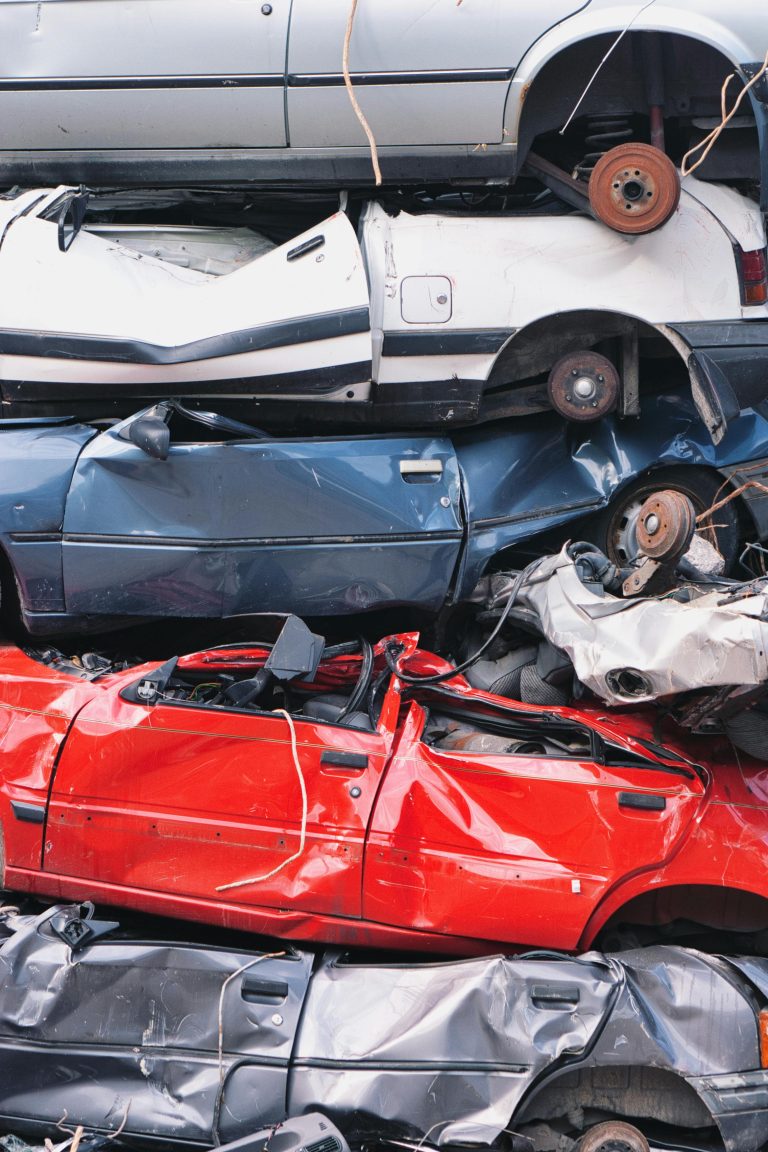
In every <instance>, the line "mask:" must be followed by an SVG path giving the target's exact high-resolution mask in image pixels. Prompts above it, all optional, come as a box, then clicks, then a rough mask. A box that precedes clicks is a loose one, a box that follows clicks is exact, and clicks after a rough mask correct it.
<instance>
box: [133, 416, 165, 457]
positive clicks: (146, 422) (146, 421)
mask: <svg viewBox="0 0 768 1152" xmlns="http://www.w3.org/2000/svg"><path fill="white" fill-rule="evenodd" d="M127 431H128V439H129V440H130V441H131V443H132V444H135V445H136V447H137V448H141V450H142V452H146V454H147V456H151V457H152V459H153V460H166V459H167V458H168V449H169V448H170V444H171V430H170V428H169V427H168V425H167V424H166V422H165V420H163V418H162V416H155V415H153V414H152V413H151V412H150V413H147V414H146V415H145V416H139V417H137V419H136V420H134V421H133V423H132V424H129V425H128V429H127Z"/></svg>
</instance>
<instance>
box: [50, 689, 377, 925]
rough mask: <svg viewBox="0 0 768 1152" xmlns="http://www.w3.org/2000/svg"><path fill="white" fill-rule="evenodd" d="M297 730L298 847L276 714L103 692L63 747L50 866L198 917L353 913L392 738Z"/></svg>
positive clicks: (293, 783) (293, 775) (285, 747)
mask: <svg viewBox="0 0 768 1152" xmlns="http://www.w3.org/2000/svg"><path fill="white" fill-rule="evenodd" d="M294 729H295V735H296V742H297V753H298V762H299V764H300V767H301V773H302V776H303V779H304V784H305V788H306V795H307V805H306V841H305V843H304V845H303V847H302V846H301V826H302V814H303V800H302V789H301V785H300V781H299V776H298V773H297V769H296V765H295V762H294V758H293V753H292V741H291V730H290V727H289V723H288V721H287V720H286V719H285V717H284V716H281V715H275V714H272V713H247V712H244V711H235V710H226V709H222V708H216V709H214V708H210V707H205V706H197V705H195V704H189V703H187V704H183V705H177V704H176V705H175V704H173V703H172V702H168V701H162V700H161V701H160V702H159V703H155V704H142V703H136V702H131V701H130V700H126V699H124V698H122V697H121V696H119V695H118V694H117V693H105V694H104V696H103V698H101V699H98V700H94V701H93V702H92V703H91V704H90V705H89V706H88V707H86V708H84V709H83V711H82V712H81V713H80V714H79V716H78V717H77V720H76V722H75V724H74V726H73V729H72V731H71V733H70V736H69V738H68V739H67V742H66V744H65V746H64V750H63V753H62V756H61V759H60V762H59V765H58V768H57V771H56V776H55V779H54V784H53V789H52V793H51V800H50V805H49V813H48V823H47V836H46V848H45V855H44V868H45V871H47V872H53V873H56V874H58V875H61V876H72V877H83V878H88V879H90V880H93V881H95V882H101V883H103V884H106V885H109V886H112V885H120V886H122V887H124V888H126V887H127V888H128V889H130V890H132V891H136V890H141V891H144V892H146V893H152V894H155V893H161V894H167V895H170V896H173V897H177V898H191V901H192V903H191V904H189V905H188V906H186V907H188V908H189V910H190V911H191V912H192V914H194V905H195V904H196V903H197V904H199V905H200V906H203V905H206V906H209V907H210V905H211V902H219V901H226V902H227V903H229V904H233V903H237V904H245V905H247V906H263V907H265V908H275V907H279V908H289V909H295V910H297V911H301V910H304V911H311V912H316V913H325V914H330V915H336V916H345V917H359V915H360V911H361V909H360V899H361V895H360V894H361V877H362V853H363V842H364V835H365V830H366V826H367V823H368V818H369V815H370V811H371V806H372V804H373V799H374V796H375V792H376V788H377V785H378V781H379V778H380V775H381V773H382V771H383V768H384V765H385V761H386V757H387V753H388V747H389V742H390V738H389V736H388V735H387V734H386V732H385V731H384V728H382V730H381V731H361V730H357V729H353V728H345V727H341V726H335V725H333V724H328V723H320V722H316V721H308V720H302V719H301V718H297V719H296V720H295V722H294ZM255 877H260V878H261V879H258V880H255V881H254V882H253V883H246V884H243V885H240V886H236V887H232V888H228V889H225V890H224V891H221V890H220V889H221V886H223V885H237V884H238V882H240V881H244V880H245V881H248V880H251V879H253V878H255ZM101 895H102V897H103V896H104V895H105V893H104V892H101ZM107 895H108V893H107ZM134 902H135V901H134ZM202 918H205V916H203V917H202Z"/></svg>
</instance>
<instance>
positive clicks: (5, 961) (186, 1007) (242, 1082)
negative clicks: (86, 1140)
mask: <svg viewBox="0 0 768 1152" xmlns="http://www.w3.org/2000/svg"><path fill="white" fill-rule="evenodd" d="M245 965H248V966H249V967H248V969H247V971H244V972H241V973H240V974H239V975H236V973H237V972H238V969H241V968H242V967H243V966H245ZM310 972H311V956H310V954H308V953H302V954H296V956H295V958H294V959H288V958H284V959H281V958H273V959H267V958H263V959H262V958H259V954H258V953H257V952H255V951H254V952H244V951H242V952H239V951H235V950H233V949H224V948H219V949H217V948H206V947H187V946H185V945H183V944H181V945H176V944H144V943H140V942H122V941H117V940H116V941H110V940H105V941H103V942H97V943H95V944H92V945H91V946H89V947H87V948H85V949H82V950H81V951H79V952H76V953H72V952H70V949H69V946H68V945H67V944H65V943H64V942H63V941H62V940H60V939H58V938H57V937H56V936H55V935H54V934H53V932H52V931H51V928H50V926H49V914H48V913H43V915H42V916H41V917H39V918H38V919H37V920H33V919H32V918H31V917H30V918H27V922H26V924H25V926H24V927H23V928H22V930H21V931H20V932H19V933H17V934H16V935H15V936H13V937H12V938H11V939H10V940H8V941H6V943H5V944H4V945H3V947H2V951H1V953H0V975H1V976H2V985H3V991H2V995H1V996H0V1070H2V1076H1V1079H2V1083H3V1090H2V1092H1V1093H0V1113H3V1114H5V1115H17V1116H33V1117H34V1118H35V1119H36V1120H37V1121H39V1122H48V1123H49V1124H55V1123H56V1122H57V1121H59V1120H60V1119H61V1114H62V1107H61V1099H57V1095H58V1091H63V1092H64V1093H65V1094H66V1095H67V1097H68V1099H69V1104H68V1105H66V1108H67V1110H68V1111H70V1114H71V1115H73V1116H75V1115H77V1116H80V1115H82V1116H89V1117H90V1118H91V1119H92V1120H93V1121H94V1124H95V1126H96V1127H97V1128H101V1129H107V1130H110V1129H111V1130H114V1129H116V1128H117V1127H118V1126H119V1125H120V1123H121V1121H122V1120H123V1119H125V1126H126V1131H127V1132H128V1133H130V1132H132V1131H133V1132H144V1133H146V1134H148V1135H152V1136H171V1135H173V1134H178V1133H179V1126H180V1120H181V1118H182V1117H183V1120H182V1121H181V1122H182V1128H183V1131H184V1136H185V1137H186V1138H187V1139H191V1140H194V1141H197V1142H199V1143H206V1144H209V1143H212V1142H213V1132H214V1128H215V1118H216V1115H217V1099H218V1097H219V1093H220V1092H221V1091H222V1076H223V1078H224V1088H223V1099H222V1107H221V1117H222V1121H223V1123H222V1128H223V1131H224V1132H225V1134H226V1136H225V1138H231V1137H234V1136H239V1135H243V1134H245V1131H247V1130H252V1128H253V1117H254V1112H257V1113H258V1115H259V1117H261V1116H262V1115H263V1116H264V1117H265V1122H269V1121H268V1120H266V1117H270V1118H271V1119H274V1120H277V1119H282V1118H283V1116H284V1113H285V1093H286V1079H287V1071H288V1062H289V1060H290V1055H291V1049H292V1046H293V1038H294V1034H295V1031H296V1028H297V1025H298V1020H299V1015H300V1012H301V1007H302V1004H303V1002H304V997H305V994H306V989H307V983H308V980H309V977H310ZM249 975H257V976H259V977H263V978H264V979H269V980H279V981H281V982H285V984H287V986H288V994H287V996H286V997H285V998H284V999H283V1000H282V1001H281V1003H280V1012H279V1016H278V1015H277V1014H276V1012H275V1008H274V1005H273V1004H269V1003H261V1004H260V1003H255V1002H252V1001H251V1000H249V1001H248V1002H246V1000H245V999H244V998H243V995H242V992H243V990H244V989H243V986H244V982H245V981H246V980H247V978H248V976H249ZM230 977H231V980H230ZM226 981H229V982H228V983H227V985H226V989H225V988H224V985H225V982H226ZM33 1004H36V1005H37V1009H36V1010H35V1011H30V1009H31V1008H32V1005H33ZM220 1005H221V1020H222V1029H221V1054H220V1053H219V1008H220ZM25 1006H26V1007H25ZM278 1019H279V1020H280V1023H279V1024H278V1023H276V1020H278ZM220 1057H221V1065H220ZM243 1059H245V1060H248V1059H250V1060H252V1061H255V1062H256V1063H255V1064H252V1065H251V1066H250V1067H249V1068H247V1069H246V1068H243V1069H238V1068H237V1067H236V1066H237V1065H238V1064H240V1063H241V1061H243ZM63 1067H66V1073H64V1074H62V1068H63ZM94 1069H98V1072H97V1074H94ZM251 1069H252V1070H251ZM57 1086H58V1091H57ZM51 1089H53V1090H52V1091H51ZM230 1093H231V1094H232V1102H233V1109H230V1107H229V1096H230ZM249 1095H250V1101H249V1103H248V1108H247V1112H246V1111H245V1110H244V1102H245V1099H246V1098H247V1097H248V1096H249ZM249 1125H250V1127H249Z"/></svg>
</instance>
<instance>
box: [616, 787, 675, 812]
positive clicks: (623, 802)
mask: <svg viewBox="0 0 768 1152" xmlns="http://www.w3.org/2000/svg"><path fill="white" fill-rule="evenodd" d="M666 807H667V798H666V796H654V795H652V794H651V793H650V792H619V808H635V809H636V810H637V811H638V812H663V811H664V810H665V808H666Z"/></svg>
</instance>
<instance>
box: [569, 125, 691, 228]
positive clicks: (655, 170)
mask: <svg viewBox="0 0 768 1152" xmlns="http://www.w3.org/2000/svg"><path fill="white" fill-rule="evenodd" d="M679 200H680V176H679V175H678V171H677V169H676V168H675V166H674V164H673V163H672V161H671V160H670V159H669V157H668V156H666V155H665V154H664V153H663V152H661V151H660V150H659V149H658V148H654V147H652V145H650V144H620V145H619V146H618V147H617V148H612V149H611V150H610V151H609V152H606V153H605V155H604V156H601V157H600V159H599V160H598V162H597V164H595V167H594V169H593V171H592V175H591V176H590V178H589V203H590V206H591V208H592V211H593V213H594V214H595V216H596V217H597V218H598V220H602V222H603V223H604V224H607V225H608V227H609V228H613V229H614V231H616V232H625V233H628V234H630V235H639V234H640V233H644V232H653V231H654V230H655V229H656V228H660V227H661V226H662V224H665V223H666V222H667V220H669V218H670V216H671V215H672V213H673V212H674V211H675V209H676V208H677V205H678V203H679Z"/></svg>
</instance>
